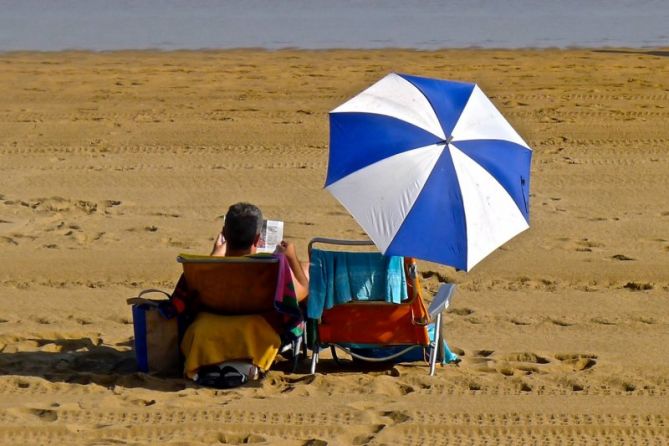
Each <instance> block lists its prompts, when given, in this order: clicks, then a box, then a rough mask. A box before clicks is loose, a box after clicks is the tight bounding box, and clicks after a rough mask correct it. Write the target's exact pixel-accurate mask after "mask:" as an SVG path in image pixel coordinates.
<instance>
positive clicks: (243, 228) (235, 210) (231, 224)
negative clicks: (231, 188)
mask: <svg viewBox="0 0 669 446" xmlns="http://www.w3.org/2000/svg"><path fill="white" fill-rule="evenodd" d="M262 223H263V218H262V212H260V209H258V207H257V206H254V205H252V204H251V203H237V204H233V205H232V206H230V208H229V209H228V212H227V214H225V223H224V226H223V229H224V232H223V236H224V237H225V241H226V243H227V244H228V247H229V248H230V249H246V248H250V247H251V245H253V242H254V241H255V238H256V236H257V235H258V234H260V231H261V230H262Z"/></svg>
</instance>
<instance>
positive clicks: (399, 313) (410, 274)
mask: <svg viewBox="0 0 669 446" xmlns="http://www.w3.org/2000/svg"><path fill="white" fill-rule="evenodd" d="M341 242H344V243H341ZM315 243H325V244H333V245H345V246H346V245H349V246H350V245H352V244H353V243H350V242H347V241H341V240H334V239H321V238H319V239H314V241H312V243H311V244H310V248H312V247H313V245H314V244H315ZM363 243H364V242H356V243H354V244H355V245H359V244H363ZM370 243H371V242H367V243H364V244H370ZM311 252H315V251H314V250H313V249H312V250H311ZM402 267H403V269H404V273H405V278H406V281H405V282H404V286H405V287H406V296H407V299H406V300H403V301H401V302H400V303H389V302H385V301H384V302H370V301H354V300H351V301H350V302H348V303H337V302H334V305H332V306H331V305H330V303H331V302H327V303H326V304H325V305H323V306H321V307H320V309H321V311H322V312H318V311H316V308H313V309H312V308H308V310H307V313H308V316H309V317H310V318H312V319H316V320H318V321H319V323H318V326H317V332H318V338H319V340H320V342H323V343H354V344H369V345H383V344H385V345H400V344H409V345H427V344H429V337H428V333H427V328H426V324H427V323H428V322H429V317H428V313H427V310H426V308H425V304H424V302H423V299H422V293H421V287H420V284H419V283H418V277H417V276H416V269H415V268H416V263H415V260H414V259H412V258H410V257H405V258H404V261H403V264H402ZM313 281H314V278H313V277H311V279H310V285H311V283H312V282H313ZM312 298H313V296H312V295H310V296H309V299H310V300H309V301H308V302H307V305H308V306H310V305H312V304H314V302H313V301H312ZM311 310H313V311H311Z"/></svg>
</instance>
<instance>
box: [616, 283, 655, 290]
mask: <svg viewBox="0 0 669 446" xmlns="http://www.w3.org/2000/svg"><path fill="white" fill-rule="evenodd" d="M623 288H627V289H628V290H631V291H649V290H652V289H653V288H654V286H653V284H652V283H647V282H627V283H626V284H625V285H623Z"/></svg>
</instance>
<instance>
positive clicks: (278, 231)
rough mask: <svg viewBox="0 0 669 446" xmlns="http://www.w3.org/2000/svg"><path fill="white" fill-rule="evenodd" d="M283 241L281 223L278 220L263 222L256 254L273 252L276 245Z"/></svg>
mask: <svg viewBox="0 0 669 446" xmlns="http://www.w3.org/2000/svg"><path fill="white" fill-rule="evenodd" d="M281 240H283V222H282V221H278V220H265V221H263V225H262V231H260V240H259V241H258V246H257V249H256V252H274V250H275V249H276V245H278V244H279V243H281Z"/></svg>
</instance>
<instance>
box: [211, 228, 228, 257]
mask: <svg viewBox="0 0 669 446" xmlns="http://www.w3.org/2000/svg"><path fill="white" fill-rule="evenodd" d="M225 250H226V249H225V239H224V238H223V233H221V232H219V233H218V237H216V241H215V242H214V246H213V248H212V249H211V254H209V255H210V256H216V257H225Z"/></svg>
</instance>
